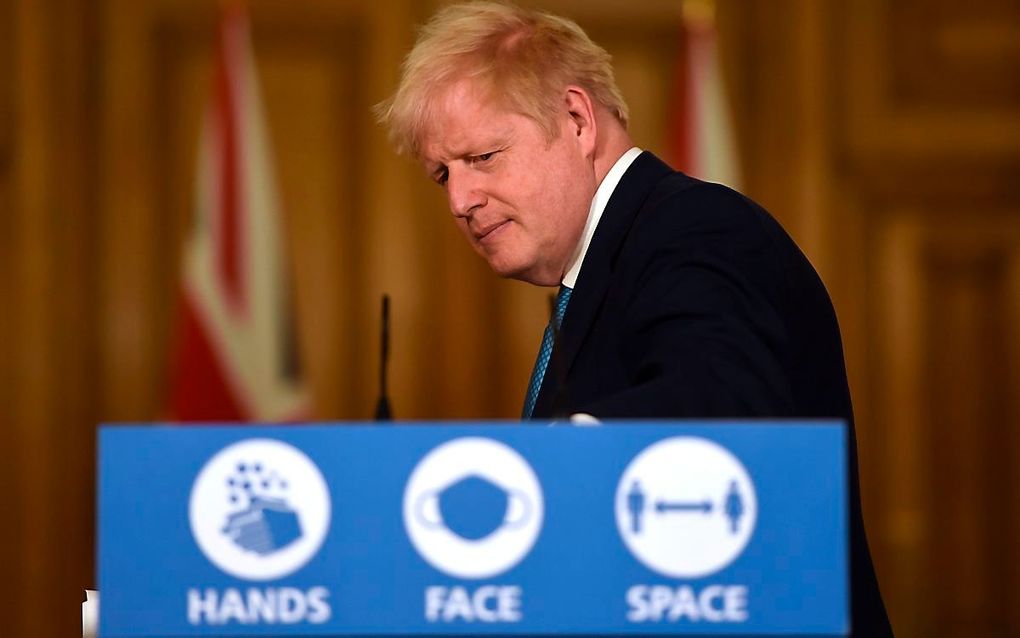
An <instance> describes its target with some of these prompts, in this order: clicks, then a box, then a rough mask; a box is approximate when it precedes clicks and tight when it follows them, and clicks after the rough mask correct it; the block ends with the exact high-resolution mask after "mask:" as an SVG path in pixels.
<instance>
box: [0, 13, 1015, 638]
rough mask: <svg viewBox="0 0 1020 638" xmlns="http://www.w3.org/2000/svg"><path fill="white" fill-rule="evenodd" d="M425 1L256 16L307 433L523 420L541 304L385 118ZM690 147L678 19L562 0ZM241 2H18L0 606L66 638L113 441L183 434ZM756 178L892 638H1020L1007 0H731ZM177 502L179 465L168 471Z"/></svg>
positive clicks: (741, 135)
mask: <svg viewBox="0 0 1020 638" xmlns="http://www.w3.org/2000/svg"><path fill="white" fill-rule="evenodd" d="M439 4H440V3H438V2H432V1H416V0H372V1H368V0H252V1H251V2H250V3H249V5H248V14H249V16H250V23H251V41H252V45H253V49H254V55H255V60H256V68H257V72H258V76H259V80H260V83H261V92H260V94H259V95H258V97H259V98H261V101H262V104H263V108H264V110H265V118H266V126H267V129H266V130H267V131H268V135H269V141H270V144H271V146H272V151H273V157H274V162H275V169H274V170H275V176H276V180H277V183H278V187H279V196H280V197H279V199H280V202H281V207H280V217H279V220H278V223H279V225H280V231H281V232H280V233H279V237H280V240H281V242H282V245H283V252H282V253H281V254H282V255H283V261H284V264H285V266H286V269H287V270H288V271H289V273H290V274H291V276H292V277H291V281H290V289H289V296H288V299H289V300H290V301H291V306H292V308H293V318H294V324H293V327H294V334H295V335H296V341H295V343H296V349H297V354H298V355H299V359H300V361H301V368H300V370H301V375H302V378H303V383H304V384H305V385H304V387H305V388H306V390H307V401H308V403H307V408H306V412H305V415H306V416H308V417H310V418H313V419H319V420H334V419H354V420H358V419H368V418H371V416H372V410H373V405H374V402H375V396H376V392H377V381H376V375H377V371H378V355H377V349H378V346H377V344H378V338H379V329H378V315H379V299H380V296H381V295H382V293H384V292H386V293H389V294H390V295H391V297H392V299H393V354H392V369H391V380H390V383H391V395H392V398H393V407H394V411H395V415H396V416H397V417H398V418H400V419H430V418H469V417H498V418H514V417H516V416H517V415H518V414H519V411H520V406H521V402H522V397H523V394H524V390H525V386H526V384H527V379H528V375H529V372H530V370H531V366H532V363H533V361H534V356H535V352H536V350H537V347H538V343H539V341H540V339H541V330H542V327H543V325H544V323H545V317H546V308H547V306H546V299H547V294H548V292H549V291H548V290H545V289H536V288H532V287H529V286H527V285H524V284H520V283H516V282H507V281H500V280H497V279H496V278H495V277H494V276H493V275H491V274H490V273H489V271H488V269H487V268H486V266H485V265H484V264H483V263H482V262H481V261H480V260H479V259H478V258H476V257H475V256H474V254H473V253H472V252H471V251H470V249H469V248H468V246H467V245H466V243H465V242H464V241H463V239H462V238H461V237H460V236H459V235H458V234H457V231H456V229H455V227H454V225H453V224H452V223H451V220H450V218H449V214H448V213H447V212H446V206H445V202H444V200H443V197H442V192H441V191H440V190H439V189H438V188H436V187H435V186H434V185H432V184H431V183H430V182H428V181H427V180H426V179H424V178H423V177H422V174H421V172H420V170H419V169H418V168H417V167H415V166H414V165H413V164H412V163H410V162H409V161H407V160H404V159H401V158H398V157H396V156H395V155H394V154H393V152H392V151H391V149H390V147H389V145H388V143H387V141H386V136H385V133H384V132H383V131H382V130H381V129H380V128H379V127H378V126H377V125H376V124H375V123H374V122H373V118H372V115H371V111H370V108H371V106H372V105H373V104H375V103H377V102H378V101H380V100H381V99H383V98H384V97H386V96H387V95H388V94H389V93H390V91H392V89H393V88H394V87H395V84H396V81H397V78H398V72H399V71H398V66H399V63H400V60H401V57H402V56H403V54H404V53H405V52H406V51H407V49H408V48H409V47H410V45H411V43H412V42H413V38H414V25H415V24H418V23H420V22H422V21H423V20H424V19H425V18H427V17H428V16H429V15H430V14H431V13H432V12H433V11H434V9H435V8H436V7H437V6H438V5H439ZM524 4H527V5H533V6H538V7H542V8H546V9H550V10H553V11H555V12H559V13H562V14H565V15H568V16H570V17H572V18H574V19H576V20H577V21H578V22H579V23H580V24H581V25H582V26H583V27H584V28H585V29H586V30H587V31H588V33H589V34H590V35H591V36H592V37H593V39H594V40H596V41H597V42H599V43H600V44H602V45H603V46H604V47H606V48H607V49H608V50H609V51H610V53H611V54H612V55H613V56H614V62H615V67H616V71H617V74H618V80H619V82H620V84H621V86H622V89H623V92H624V94H625V96H626V97H627V99H628V102H629V103H630V106H631V110H632V119H633V124H632V133H633V136H634V138H635V140H636V141H637V143H638V144H639V145H640V146H642V147H643V148H646V149H650V150H653V151H656V152H658V153H661V154H662V155H664V156H671V154H673V153H674V152H675V149H671V148H670V146H671V143H672V142H671V141H670V140H671V133H670V132H671V130H672V129H673V127H674V126H675V121H676V112H677V109H678V108H679V107H678V103H677V97H676V96H677V90H676V89H677V78H678V69H679V65H681V64H682V61H683V56H682V54H680V53H678V52H680V51H681V49H682V47H681V43H682V40H683V38H682V37H681V33H682V24H683V19H682V15H683V12H682V10H681V3H680V2H678V1H665V0H635V1H632V2H619V1H618V0H545V1H535V2H532V1H530V0H529V1H527V2H525V3H524ZM219 18H220V5H219V4H218V3H216V2H214V1H212V0H2V1H0V427H2V433H0V434H2V437H3V439H2V440H3V446H2V450H3V457H2V460H0V488H2V491H3V502H4V508H3V524H2V525H0V566H2V570H0V605H2V606H3V618H2V620H0V624H2V625H3V626H4V627H5V629H4V630H3V631H2V633H3V635H5V636H19V637H21V636H43V637H48V636H53V637H56V636H75V635H78V633H77V632H78V631H79V630H80V629H79V626H80V625H79V616H78V603H79V601H80V600H81V599H82V591H81V590H82V588H84V587H94V586H95V585H96V581H95V576H94V571H93V570H94V557H93V552H94V549H93V548H94V542H95V521H94V513H95V502H94V482H95V461H94V458H95V434H96V426H97V424H98V423H101V422H112V421H150V420H155V419H159V418H162V417H164V416H166V415H167V414H168V412H167V410H168V401H169V398H168V396H169V393H170V386H171V379H170V376H171V374H172V373H171V368H172V365H171V363H172V358H173V354H172V350H173V347H174V346H173V344H174V342H175V337H174V335H175V330H176V328H175V322H176V321H177V317H178V316H179V307H180V294H179V291H180V289H181V270H182V268H181V263H182V253H183V250H184V246H185V244H186V241H187V238H188V236H189V232H190V229H191V227H192V224H193V215H194V209H195V206H194V202H195V188H196V187H195V175H196V162H197V157H198V149H199V141H200V139H201V138H202V122H203V113H204V112H205V109H206V108H207V107H208V105H209V104H210V100H211V99H212V95H211V93H212V87H213V85H214V82H213V69H214V61H215V50H216V44H215V43H216V33H217V24H218V21H219ZM715 25H716V33H717V37H718V43H719V51H720V53H721V67H720V69H721V77H723V78H724V86H725V88H726V90H727V92H728V94H729V98H730V105H731V108H732V111H731V115H732V120H731V121H732V125H733V131H734V132H735V133H734V140H735V148H736V154H735V156H736V158H737V159H736V161H737V163H738V166H739V168H740V172H741V174H742V182H741V185H742V190H744V191H745V192H746V193H747V194H749V195H750V196H751V197H753V198H754V199H756V200H758V201H759V202H760V203H762V204H763V205H765V206H766V207H767V208H768V209H769V210H770V211H771V212H772V213H773V214H774V215H775V216H776V217H777V218H778V219H779V220H780V221H781V222H782V223H783V225H784V226H785V227H786V228H787V230H788V231H789V232H790V233H791V234H792V235H793V237H794V238H795V239H796V240H797V241H798V243H799V244H800V246H801V247H802V248H803V249H804V251H805V252H806V253H807V255H808V256H809V257H810V258H811V260H812V262H813V263H814V265H815V267H816V268H817V269H818V271H819V272H820V274H821V275H822V278H823V279H824V281H825V282H826V285H827V286H828V289H829V291H830V293H831V295H832V297H833V300H834V302H835V305H836V309H837V313H838V315H839V319H840V322H841V326H842V331H843V338H844V345H845V349H846V359H847V367H848V372H849V377H850V383H851V387H852V391H853V397H854V404H855V411H856V415H857V437H858V441H859V444H860V462H861V476H862V479H861V480H862V489H863V498H864V509H865V517H866V522H867V525H868V530H869V536H870V540H871V546H872V552H873V554H874V557H875V560H876V563H877V568H878V573H879V577H880V581H881V584H882V590H883V593H884V597H885V600H886V604H887V606H888V608H889V611H890V614H891V616H892V619H893V623H894V626H895V628H896V629H897V633H898V635H900V636H1020V605H1017V604H1016V602H1017V594H1018V592H1020V543H1018V539H1020V3H1017V2H1015V1H1014V0H972V1H971V2H958V1H955V0H854V1H852V2H842V1H839V0H757V1H752V0H718V2H717V5H716V20H715ZM152 481H153V489H155V490H158V489H159V481H160V477H159V476H153V477H152Z"/></svg>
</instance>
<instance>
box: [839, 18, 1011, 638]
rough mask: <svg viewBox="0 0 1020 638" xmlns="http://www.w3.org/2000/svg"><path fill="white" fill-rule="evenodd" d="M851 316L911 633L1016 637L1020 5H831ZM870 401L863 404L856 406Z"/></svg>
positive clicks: (888, 545) (880, 526)
mask: <svg viewBox="0 0 1020 638" xmlns="http://www.w3.org/2000/svg"><path fill="white" fill-rule="evenodd" d="M828 29H829V31H830V32H831V33H832V35H833V37H832V40H833V42H834V43H835V47H834V48H833V49H832V50H831V52H830V55H831V56H832V57H831V59H832V60H833V65H834V70H835V75H834V77H835V80H836V81H835V83H834V84H833V86H832V92H833V94H834V95H835V96H836V99H835V101H834V107H833V110H832V117H833V121H834V122H835V124H836V126H835V127H834V129H833V131H834V135H833V144H834V147H833V148H834V150H835V156H834V160H835V163H834V166H833V167H834V170H835V173H834V175H835V176H836V180H837V181H836V184H837V186H838V191H834V194H835V195H838V196H839V199H838V200H837V201H836V202H835V203H836V204H837V207H836V211H837V214H838V216H839V218H837V224H839V225H840V226H841V227H843V228H849V229H854V232H852V233H849V234H847V235H845V236H844V239H845V240H846V241H843V242H841V243H836V244H833V246H834V249H835V250H834V254H833V256H834V257H835V258H836V259H837V260H838V263H839V264H841V267H842V269H844V270H845V271H847V273H848V274H847V275H846V276H847V278H848V280H849V281H853V282H856V283H855V284H854V285H853V286H852V287H850V288H849V289H848V290H849V292H850V294H849V295H848V296H847V297H846V301H849V302H850V304H849V306H847V305H846V304H844V306H843V307H844V308H847V307H849V313H850V314H849V316H850V317H851V318H852V321H853V324H856V325H859V326H860V327H861V328H863V330H861V331H860V333H859V336H858V337H855V342H856V343H855V346H854V348H853V349H852V350H851V351H850V353H849V355H848V358H858V359H859V360H860V361H861V364H859V365H858V367H857V372H856V374H855V376H856V378H857V380H858V381H857V386H858V387H856V388H855V392H856V391H857V390H858V389H863V392H856V396H855V400H858V408H859V410H858V418H859V423H860V427H859V439H860V440H861V453H862V459H863V463H862V471H863V475H864V493H865V504H866V514H869V519H868V520H869V530H870V532H871V537H872V542H873V548H874V551H875V554H876V561H877V563H878V567H879V575H880V579H881V581H882V584H883V591H884V593H885V598H886V602H887V604H888V606H889V609H890V612H891V614H892V617H893V620H894V625H895V627H896V628H897V630H898V632H899V634H900V635H906V636H936V635H937V636H970V635H1015V633H1016V632H1017V631H1020V618H1018V617H1017V616H1016V614H1014V613H1013V612H1012V611H1004V610H1006V609H1008V608H1009V605H1008V604H1007V603H1006V602H1005V601H1004V599H1003V598H1002V596H1003V595H1004V592H1009V591H1014V590H1015V588H1016V582H1017V580H1016V579H1017V570H1016V568H1015V565H1016V564H1017V562H1018V559H1020V556H1018V549H1017V546H1016V544H1015V538H1016V537H1017V533H1018V523H1017V517H1016V515H1015V513H1013V512H1012V511H1011V510H1012V508H1006V507H1004V504H1005V503H1015V502H1017V501H1018V494H1017V489H1016V487H1015V486H1016V485H1017V482H1016V476H1017V474H1016V471H1015V463H1016V458H1017V456H1018V455H1020V442H1018V441H1020V439H1018V437H1017V435H1016V433H1015V430H1016V424H1017V423H1018V422H1020V418H1018V417H1020V414H1018V412H1017V404H1016V398H1015V397H1014V395H1015V391H1014V388H1015V387H1016V381H1017V377H1016V370H1017V368H1018V366H1020V357H1018V356H1017V347H1016V345H1015V344H1016V340H1017V335H1018V331H1017V329H1016V326H1017V325H1020V324H1018V322H1017V319H1018V317H1017V315H1016V307H1017V303H1018V299H1020V289H1018V288H1017V287H1016V275H1015V272H1016V269H1017V264H1016V259H1017V255H1020V234H1018V232H1017V231H1018V229H1020V183H1018V182H1017V180H1016V178H1015V176H1016V175H1017V174H1018V171H1020V101H1018V97H1020V90H1018V85H1017V75H1016V68H1017V64H1016V62H1017V54H1018V49H1017V48H1016V42H1017V41H1018V40H1017V38H1016V37H1013V34H1015V33H1020V31H1018V29H1020V14H1018V13H1017V11H1016V5H1015V3H1002V2H997V1H995V0H987V1H982V2H977V3H971V4H968V5H967V6H963V5H959V4H956V3H945V2H940V3H935V4H934V5H933V4H932V3H924V2H891V1H882V0H868V1H866V2H860V3H854V4H852V5H851V4H841V5H838V6H836V7H833V10H832V11H831V12H830V15H829V27H828ZM862 395H863V396H864V397H865V399H866V401H865V404H864V409H863V410H861V409H860V407H861V404H860V402H859V399H860V397H861V396H862Z"/></svg>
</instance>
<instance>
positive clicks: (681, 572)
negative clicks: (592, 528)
mask: <svg viewBox="0 0 1020 638" xmlns="http://www.w3.org/2000/svg"><path fill="white" fill-rule="evenodd" d="M757 510H758V505H757V500H756V498H755V491H754V485H753V483H752V481H751V477H750V476H749V475H748V473H747V470H746V469H745V468H744V466H743V464H741V463H740V461H739V460H738V459H737V458H736V457H735V456H734V455H733V454H732V453H730V452H729V451H728V450H726V449H725V448H723V447H722V446H720V445H718V444H716V443H713V442H711V441H708V440H707V439H702V438H698V437H673V438H669V439H665V440H663V441H659V442H657V443H654V444H652V445H650V446H649V447H647V448H645V449H644V450H643V451H642V452H641V453H639V454H638V455H637V456H636V457H634V459H633V460H632V461H631V463H630V464H629V465H628V466H627V468H626V470H625V471H624V473H623V475H622V476H621V477H620V482H619V484H618V486H617V490H616V523H617V528H618V529H619V532H620V536H621V538H623V541H624V544H625V545H626V546H627V548H628V549H629V550H630V551H631V553H632V554H633V555H634V556H635V557H636V558H637V559H638V560H639V561H641V562H642V563H643V564H644V565H645V566H646V567H648V568H649V569H651V570H653V571H655V572H658V573H660V574H662V575H665V576H670V577H673V578H699V577H702V576H707V575H709V574H712V573H714V572H717V571H719V570H720V569H723V568H724V567H726V566H727V565H729V564H730V563H731V562H732V561H734V560H735V559H736V558H737V556H739V555H740V553H741V552H742V551H743V549H744V547H745V546H746V545H747V543H748V541H749V540H750V538H751V535H752V533H753V531H754V525H755V521H756V520H757Z"/></svg>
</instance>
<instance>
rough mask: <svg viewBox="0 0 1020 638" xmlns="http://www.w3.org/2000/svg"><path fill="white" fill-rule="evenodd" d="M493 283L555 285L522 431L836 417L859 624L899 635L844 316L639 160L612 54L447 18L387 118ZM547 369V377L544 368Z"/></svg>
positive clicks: (716, 210) (723, 214) (528, 31)
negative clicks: (839, 319)
mask: <svg viewBox="0 0 1020 638" xmlns="http://www.w3.org/2000/svg"><path fill="white" fill-rule="evenodd" d="M379 114H380V119H381V120H382V121H383V122H384V123H385V124H387V125H388V126H389V127H390V130H391V134H392V137H393V139H394V141H395V143H396V145H397V147H398V149H399V150H400V151H402V152H407V153H410V154H411V155H412V156H414V157H415V158H417V159H418V160H420V161H421V162H422V164H423V165H424V166H425V168H426V170H427V171H428V174H429V175H430V176H431V178H432V179H433V180H435V182H436V183H437V184H439V185H440V186H442V187H443V188H444V189H445V190H446V194H447V197H448V200H449V204H450V209H451V211H452V212H453V215H454V219H455V221H456V223H457V225H458V226H459V227H460V229H461V231H462V232H463V233H464V235H465V236H466V237H467V240H468V241H469V242H470V243H471V245H472V246H473V247H474V249H475V250H476V251H477V252H478V253H479V254H480V255H481V256H482V257H483V258H484V259H485V260H486V261H487V262H488V263H489V265H490V266H491V267H492V269H493V270H494V271H496V273H498V274H499V275H501V276H504V277H513V278H517V279H522V280H524V281H527V282H530V283H533V284H536V285H540V286H557V285H558V286H560V293H559V295H558V296H557V304H556V305H557V313H556V317H557V319H556V321H555V322H551V323H557V324H558V326H557V327H558V328H559V330H558V332H559V339H558V341H557V342H556V343H555V347H554V348H553V347H552V337H553V335H554V333H555V332H557V331H556V330H554V329H553V326H550V329H549V330H547V331H546V340H545V342H544V343H543V349H542V352H540V355H539V360H538V362H537V364H536V369H535V373H534V375H533V378H532V388H531V389H530V390H529V395H528V398H527V400H526V404H525V409H524V417H525V418H532V417H533V418H548V417H551V416H553V415H557V416H558V415H563V414H575V413H584V414H588V415H593V416H595V417H598V418H608V417H673V418H683V417H841V418H843V419H845V420H846V421H847V423H848V424H849V425H850V428H851V439H850V440H851V450H850V453H851V459H850V465H851V477H850V485H851V501H850V503H851V508H850V510H851V511H850V516H851V601H852V602H851V616H852V623H853V627H854V632H855V635H858V636H883V635H891V629H890V627H889V622H888V619H887V617H886V613H885V609H884V606H883V604H882V599H881V596H880V594H879V591H878V585H877V582H876V579H875V575H874V570H873V568H872V563H871V557H870V554H869V551H868V547H867V541H866V538H865V534H864V527H863V521H862V518H861V511H860V499H859V494H858V480H857V464H856V446H855V445H854V444H853V440H854V439H853V436H852V431H853V430H852V428H853V414H852V409H851V405H850V395H849V390H848V386H847V381H846V372H845V368H844V363H843V354H842V345H841V342H840V337H839V329H838V326H837V324H836V318H835V314H834V312H833V309H832V305H831V303H830V301H829V297H828V294H827V293H826V291H825V289H824V287H823V286H822V283H821V281H820V280H819V279H818V276H817V275H816V274H815V272H814V270H813V269H812V267H811V265H810V264H809V263H808V261H807V259H806V258H805V257H804V256H803V254H802V253H801V252H800V250H799V249H798V248H797V247H796V246H795V245H794V243H793V241H792V240H791V239H790V238H789V237H788V236H787V235H786V233H785V232H784V231H783V230H782V228H781V227H780V226H779V224H778V223H777V222H776V221H775V220H774V219H772V217H770V216H769V215H768V213H766V212H765V211H764V210H762V209H761V208H760V207H758V206H757V205H756V204H755V203H754V202H752V201H750V200H748V199H746V198H744V197H743V196H741V195H739V194H738V193H735V192H733V191H731V190H729V189H727V188H725V187H722V186H718V185H714V184H707V183H703V182H699V181H698V180H695V179H693V178H690V177H688V176H686V175H683V174H681V173H677V172H674V171H673V170H672V169H670V168H669V167H668V166H666V165H665V164H663V163H662V162H661V161H660V160H659V159H657V158H656V157H655V156H653V155H652V154H650V153H647V152H644V153H643V152H641V151H640V150H639V149H637V148H635V147H634V144H633V142H632V141H631V139H630V136H629V135H628V133H627V107H626V104H625V103H624V101H623V98H622V96H621V95H620V92H619V90H618V89H617V87H616V84H615V80H614V78H613V72H612V67H611V66H610V60H609V55H608V54H607V53H606V52H605V51H604V50H602V49H601V48H599V47H598V46H597V45H595V44H594V43H592V42H591V41H590V40H589V39H588V37H587V36H586V35H585V34H584V32H583V31H582V30H581V29H580V28H579V27H578V26H577V25H576V24H574V23H573V22H571V21H569V20H565V19H563V18H560V17H556V16H552V15H548V14H542V13H538V12H535V11H530V10H525V9H519V8H516V7H512V6H507V5H502V4H492V3H476V4H466V5H457V6H451V7H447V8H445V9H443V10H441V11H440V12H439V13H437V14H436V16H434V17H433V19H432V20H431V21H430V22H429V23H428V24H426V25H425V27H424V28H423V30H422V32H421V34H420V36H419V39H418V42H417V43H416V45H415V47H414V49H413V50H412V51H411V52H410V53H409V54H408V56H407V58H406V59H405V61H404V67H403V77H402V80H401V83H400V86H399V88H398V89H397V91H396V93H395V95H394V96H393V97H392V98H391V99H390V100H389V101H388V102H386V103H384V104H382V105H380V109H379ZM550 359H551V360H552V363H551V364H550V363H549V360H550Z"/></svg>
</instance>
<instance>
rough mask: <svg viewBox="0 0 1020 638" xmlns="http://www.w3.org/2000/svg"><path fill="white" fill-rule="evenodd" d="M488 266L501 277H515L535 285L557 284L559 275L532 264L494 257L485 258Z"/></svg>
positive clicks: (558, 283)
mask: <svg viewBox="0 0 1020 638" xmlns="http://www.w3.org/2000/svg"><path fill="white" fill-rule="evenodd" d="M487 261H488V264H489V268H491V269H492V271H493V272H494V273H496V275H498V276H499V277H502V278H503V279H516V280H517V281H523V282H525V283H529V284H532V285H535V286H558V285H560V279H562V277H561V276H559V275H557V274H555V273H546V272H542V270H541V269H540V268H537V267H535V265H534V264H519V263H516V264H515V263H508V262H501V261H498V260H495V259H489V260H487Z"/></svg>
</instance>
